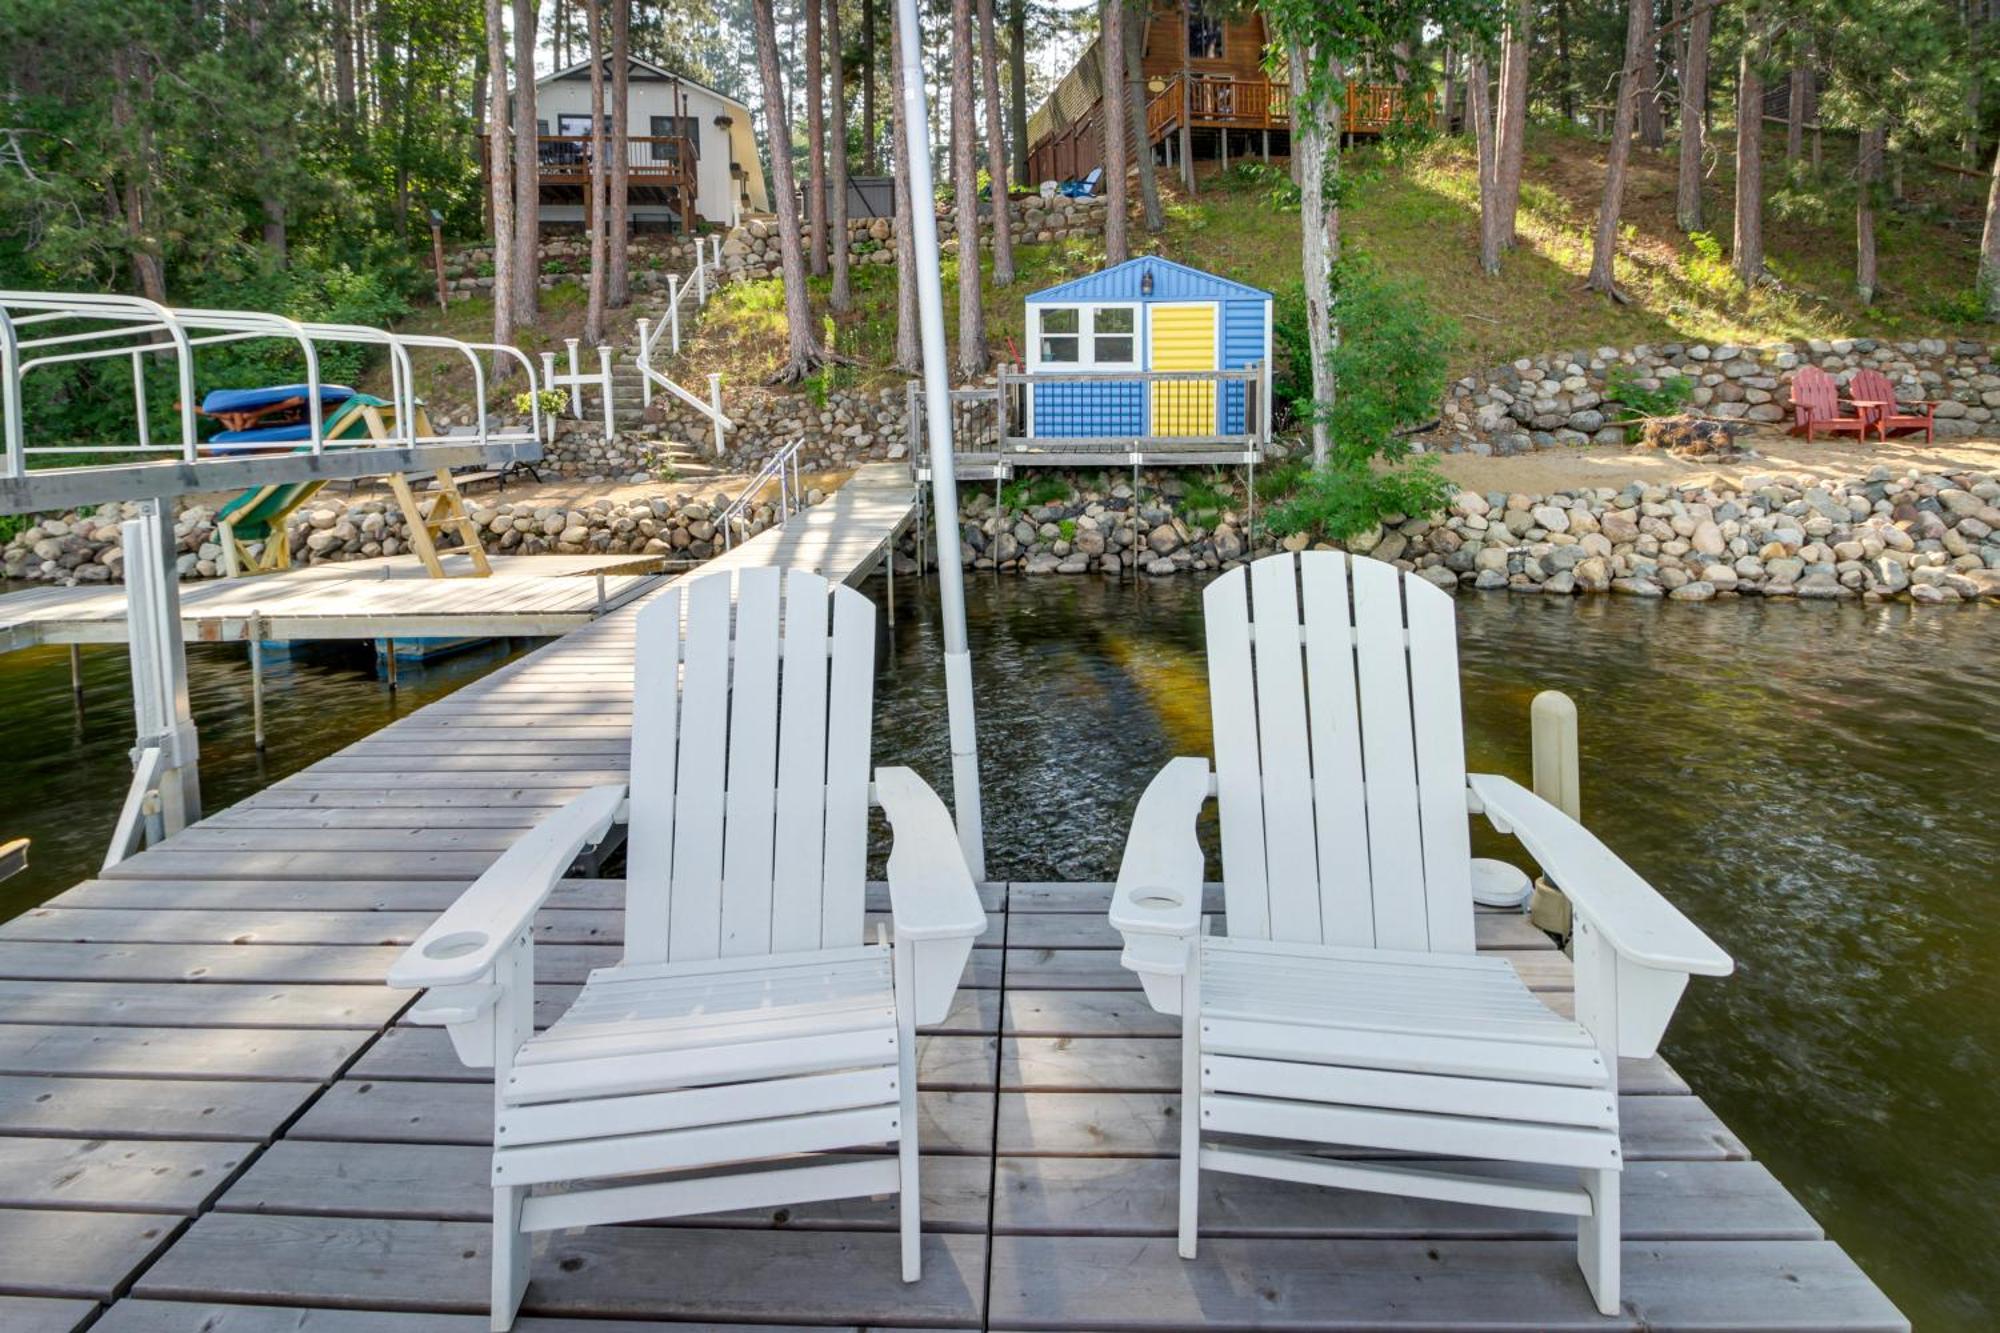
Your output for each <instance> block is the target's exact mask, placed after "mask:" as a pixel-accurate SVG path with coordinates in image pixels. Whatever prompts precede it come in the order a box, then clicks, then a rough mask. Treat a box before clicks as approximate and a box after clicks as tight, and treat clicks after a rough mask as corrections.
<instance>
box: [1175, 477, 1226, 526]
mask: <svg viewBox="0 0 2000 1333" xmlns="http://www.w3.org/2000/svg"><path fill="white" fill-rule="evenodd" d="M1235 502H1236V497H1235V496H1233V495H1231V494H1230V493H1229V492H1227V491H1225V490H1222V489H1221V488H1219V487H1218V486H1217V485H1216V478H1214V477H1194V478H1191V479H1190V480H1187V481H1184V482H1182V483H1181V512H1182V513H1183V514H1184V515H1186V516H1187V517H1188V518H1190V519H1193V520H1196V521H1199V522H1200V523H1202V524H1203V526H1208V525H1210V524H1212V523H1213V522H1214V521H1215V520H1216V519H1217V518H1219V517H1221V515H1222V511H1223V510H1225V509H1228V508H1229V507H1230V506H1231V505H1232V504H1234V503H1235Z"/></svg>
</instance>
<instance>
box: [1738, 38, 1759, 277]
mask: <svg viewBox="0 0 2000 1333" xmlns="http://www.w3.org/2000/svg"><path fill="white" fill-rule="evenodd" d="M1760 21H1761V20H1760V19H1759V18H1758V17H1756V16H1753V17H1752V19H1751V22H1752V24H1753V25H1754V24H1756V23H1758V22H1760ZM1752 32H1753V33H1755V32H1756V29H1755V28H1754V27H1753V29H1752ZM1762 45H1763V38H1762V37H1761V36H1757V37H1746V38H1745V40H1744V42H1743V54H1742V56H1741V57H1740V59H1739V60H1738V62H1737V69H1736V238H1735V247H1734V249H1735V253H1734V254H1733V256H1732V257H1731V266H1732V267H1733V268H1734V269H1735V270H1736V277H1737V280H1738V281H1739V282H1741V283H1742V284H1743V285H1744V286H1745V287H1749V286H1753V285H1754V284H1755V283H1756V282H1757V280H1758V279H1759V278H1761V277H1763V276H1764V80H1763V77H1762V75H1761V74H1760V73H1759V71H1758V68H1757V62H1758V61H1759V60H1760V59H1761V58H1762V51H1761V50H1760V49H1759V48H1760V47H1761V46H1762Z"/></svg>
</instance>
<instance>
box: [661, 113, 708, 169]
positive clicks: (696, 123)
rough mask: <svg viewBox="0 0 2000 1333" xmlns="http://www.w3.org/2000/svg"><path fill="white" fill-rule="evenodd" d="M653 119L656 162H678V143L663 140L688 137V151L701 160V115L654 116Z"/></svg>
mask: <svg viewBox="0 0 2000 1333" xmlns="http://www.w3.org/2000/svg"><path fill="white" fill-rule="evenodd" d="M651 119H652V126H651V128H652V137H653V140H654V142H653V146H652V158H653V161H655V162H678V161H679V160H680V148H681V146H680V145H679V144H678V143H673V142H661V141H662V140H673V139H686V140H687V143H688V153H689V155H690V156H692V157H693V158H694V159H695V160H696V161H700V160H701V118H700V117H699V116H654V117H652V118H651Z"/></svg>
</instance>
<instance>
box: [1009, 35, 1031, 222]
mask: <svg viewBox="0 0 2000 1333" xmlns="http://www.w3.org/2000/svg"><path fill="white" fill-rule="evenodd" d="M1007 134H1008V137H1009V138H1011V139H1012V140H1013V144H1012V148H1013V151H1014V157H1013V162H1014V170H1013V171H1012V172H1011V173H1010V176H1011V179H1012V180H1013V182H1014V183H1015V184H1016V185H1020V186H1026V185H1027V184H1028V0H1009V3H1008V5H1007Z"/></svg>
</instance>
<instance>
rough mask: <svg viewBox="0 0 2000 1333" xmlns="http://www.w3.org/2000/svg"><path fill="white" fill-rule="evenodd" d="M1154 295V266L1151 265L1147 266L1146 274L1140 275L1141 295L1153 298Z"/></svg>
mask: <svg viewBox="0 0 2000 1333" xmlns="http://www.w3.org/2000/svg"><path fill="white" fill-rule="evenodd" d="M1152 294H1153V269H1152V266H1151V265H1150V264H1149V265H1147V266H1146V270H1145V272H1143V273H1141V274H1140V275H1139V295H1141V296H1151V295H1152Z"/></svg>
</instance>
